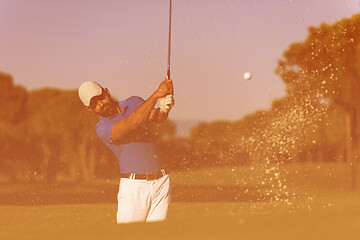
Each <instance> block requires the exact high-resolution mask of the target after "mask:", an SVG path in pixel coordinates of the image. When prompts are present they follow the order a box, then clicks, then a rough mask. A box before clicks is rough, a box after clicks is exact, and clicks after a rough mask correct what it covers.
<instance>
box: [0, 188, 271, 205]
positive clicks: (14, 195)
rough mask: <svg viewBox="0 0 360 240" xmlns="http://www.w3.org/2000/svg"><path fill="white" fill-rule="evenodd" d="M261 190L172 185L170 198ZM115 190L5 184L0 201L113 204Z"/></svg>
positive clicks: (257, 196) (233, 198) (245, 195)
mask: <svg viewBox="0 0 360 240" xmlns="http://www.w3.org/2000/svg"><path fill="white" fill-rule="evenodd" d="M260 190H261V189H259V188H248V187H242V186H213V185H198V186H186V185H173V186H172V189H171V198H172V201H173V202H261V201H268V200H269V199H270V198H272V197H273V196H272V195H264V194H262V193H261V192H264V191H260ZM117 191H118V186H117V185H114V184H102V185H96V184H95V185H92V184H76V185H74V184H67V185H66V184H61V185H60V184H56V185H52V186H50V185H43V184H36V185H35V184H33V185H30V184H28V185H7V186H1V187H0V204H2V205H26V206H28V205H53V204H95V203H114V204H116V202H117V200H116V196H117Z"/></svg>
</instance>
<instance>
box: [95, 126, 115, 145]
mask: <svg viewBox="0 0 360 240" xmlns="http://www.w3.org/2000/svg"><path fill="white" fill-rule="evenodd" d="M113 125H114V123H111V122H98V124H97V125H96V133H97V135H98V136H99V138H100V139H101V140H102V141H103V142H104V143H113V141H112V140H111V128H112V126H113Z"/></svg>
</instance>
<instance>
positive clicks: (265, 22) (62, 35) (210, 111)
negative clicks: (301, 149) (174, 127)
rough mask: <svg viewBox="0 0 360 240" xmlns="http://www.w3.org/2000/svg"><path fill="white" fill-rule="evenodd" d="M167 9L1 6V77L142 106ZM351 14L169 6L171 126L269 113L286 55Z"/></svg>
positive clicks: (161, 58) (223, 0) (346, 1)
mask: <svg viewBox="0 0 360 240" xmlns="http://www.w3.org/2000/svg"><path fill="white" fill-rule="evenodd" d="M168 9H169V1H168V0H137V1H125V0H107V1H100V0H90V1H88V0H86V1H85V0H63V1H47V0H31V1H29V0H0V29H1V31H0V52H1V57H0V70H1V71H3V72H6V73H9V74H11V75H12V76H13V78H14V83H15V84H18V85H22V86H25V87H26V88H27V89H29V90H33V89H38V88H43V87H51V88H61V89H76V88H78V86H79V85H80V84H81V83H82V82H83V81H86V80H96V81H99V82H100V83H101V84H103V85H104V86H105V87H107V88H109V90H110V92H111V93H112V94H113V95H114V96H115V97H117V98H118V99H123V98H127V97H129V96H131V95H139V96H142V97H143V98H147V97H148V96H149V95H150V94H151V93H152V92H153V91H154V90H155V89H156V87H157V85H158V84H159V83H160V81H161V80H162V79H163V78H164V77H165V74H166V65H167V46H168V17H169V13H168ZM359 10H360V7H359V1H357V0H342V1H338V0H254V1H241V0H233V1H232V0H207V1H200V0H198V1H191V0H181V1H180V0H173V24H172V49H171V75H172V78H173V80H174V81H175V91H176V96H175V99H176V107H175V108H174V109H173V111H172V113H171V119H173V120H174V121H175V122H177V123H179V124H180V125H181V124H182V123H184V122H185V121H186V122H192V123H195V122H197V121H213V120H217V119H229V120H237V119H240V118H242V117H243V116H244V115H246V114H249V113H252V112H254V111H255V110H258V109H268V108H269V107H270V106H271V103H272V101H273V99H275V98H281V97H283V96H284V95H285V91H284V89H285V85H284V84H283V82H282V80H281V79H280V77H278V76H276V75H275V73H274V69H275V67H276V66H277V60H278V59H279V58H281V57H282V53H283V52H284V51H285V50H286V49H287V47H288V46H289V45H290V44H291V43H293V42H301V41H304V40H305V38H306V36H307V31H308V27H309V26H317V25H319V24H320V23H322V22H326V23H329V24H331V23H333V22H336V21H338V20H339V19H341V18H343V17H350V16H351V15H352V14H354V13H356V12H358V11H359ZM247 71H249V72H251V73H252V74H253V78H252V80H251V81H245V80H243V78H242V75H243V73H244V72H247Z"/></svg>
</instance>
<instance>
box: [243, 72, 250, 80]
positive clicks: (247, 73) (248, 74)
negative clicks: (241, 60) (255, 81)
mask: <svg viewBox="0 0 360 240" xmlns="http://www.w3.org/2000/svg"><path fill="white" fill-rule="evenodd" d="M244 79H245V80H250V79H251V73H249V72H246V73H244Z"/></svg>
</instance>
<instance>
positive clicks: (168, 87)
mask: <svg viewBox="0 0 360 240" xmlns="http://www.w3.org/2000/svg"><path fill="white" fill-rule="evenodd" d="M172 92H173V85H172V81H171V80H170V79H165V80H164V81H163V82H162V83H161V84H160V86H159V88H158V89H157V90H156V91H155V92H154V93H153V94H152V95H151V96H150V97H149V98H148V99H147V100H146V101H145V102H144V103H143V104H141V105H140V106H139V107H138V108H136V109H135V110H134V111H133V112H132V113H131V114H130V115H129V116H128V117H127V118H124V119H121V120H119V121H117V122H116V123H115V124H114V125H113V127H112V128H111V139H112V140H113V141H119V140H121V139H122V138H123V137H125V136H126V135H127V134H129V133H131V132H132V131H134V130H136V129H137V128H138V127H139V126H140V125H141V124H143V123H145V122H146V121H148V120H149V118H150V116H151V114H152V112H153V111H154V106H155V104H156V102H157V101H158V99H159V98H162V97H164V96H166V95H168V94H172ZM153 114H154V113H153ZM166 115H167V114H166ZM166 117H167V116H166Z"/></svg>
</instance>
